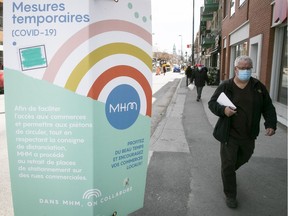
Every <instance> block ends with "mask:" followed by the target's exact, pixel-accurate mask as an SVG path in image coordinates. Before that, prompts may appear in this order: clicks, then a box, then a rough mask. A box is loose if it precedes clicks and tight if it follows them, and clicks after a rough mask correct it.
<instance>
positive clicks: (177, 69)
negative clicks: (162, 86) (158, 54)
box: [173, 64, 181, 72]
mask: <svg viewBox="0 0 288 216" xmlns="http://www.w3.org/2000/svg"><path fill="white" fill-rule="evenodd" d="M180 71H181V69H180V66H179V65H177V64H174V65H173V72H180Z"/></svg>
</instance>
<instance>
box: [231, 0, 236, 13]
mask: <svg viewBox="0 0 288 216" xmlns="http://www.w3.org/2000/svg"><path fill="white" fill-rule="evenodd" d="M234 13H235V0H230V16H233V14H234Z"/></svg>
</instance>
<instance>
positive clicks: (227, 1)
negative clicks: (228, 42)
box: [223, 0, 230, 18]
mask: <svg viewBox="0 0 288 216" xmlns="http://www.w3.org/2000/svg"><path fill="white" fill-rule="evenodd" d="M229 1H230V0H224V7H223V8H224V9H223V17H224V18H225V17H226V16H228V11H229V4H228V3H229Z"/></svg>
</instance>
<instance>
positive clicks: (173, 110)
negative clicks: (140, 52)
mask: <svg viewBox="0 0 288 216" xmlns="http://www.w3.org/2000/svg"><path fill="white" fill-rule="evenodd" d="M215 89H216V87H214V86H206V87H204V89H203V94H202V96H203V98H202V100H201V102H197V101H196V92H195V89H194V88H193V85H190V86H189V87H186V86H185V76H184V75H183V73H173V72H168V73H166V75H165V76H164V75H163V74H162V75H160V76H155V74H153V88H152V92H153V111H152V121H151V141H150V147H149V150H150V157H149V166H148V173H147V181H146V192H145V202H144V207H143V208H142V209H139V210H138V211H136V212H134V213H132V214H130V216H146V215H147V216H161V215H165V216H183V215H187V216H230V215H233V216H234V215H235V216H243V215H244V216H286V215H287V128H286V127H284V126H282V125H278V129H277V131H276V135H275V136H273V137H266V136H264V128H263V122H261V132H260V136H259V138H258V139H257V141H256V149H255V153H254V155H253V157H252V158H251V160H250V161H249V163H248V164H246V165H244V166H243V167H242V168H241V169H240V170H239V171H237V178H238V190H239V191H238V200H239V207H238V208H237V209H235V210H233V209H229V208H227V207H226V205H225V202H224V196H223V192H222V183H221V176H220V157H219V151H220V148H219V143H218V142H217V141H216V140H215V139H214V137H213V136H212V131H213V126H214V125H215V122H216V121H217V117H216V116H214V115H213V114H212V113H211V112H210V111H209V110H208V107H207V102H208V100H209V99H210V97H211V95H212V94H213V92H214V90H215ZM0 137H1V139H0V140H1V141H0V142H1V143H0V151H1V152H0V164H1V171H0V172H1V174H0V184H1V187H0V216H13V208H12V198H11V189H10V179H9V171H8V155H7V143H6V130H5V109H4V96H3V95H1V96H0ZM24 216H26V215H24Z"/></svg>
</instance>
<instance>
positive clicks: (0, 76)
mask: <svg viewBox="0 0 288 216" xmlns="http://www.w3.org/2000/svg"><path fill="white" fill-rule="evenodd" d="M3 93H4V71H3V70H0V94H3Z"/></svg>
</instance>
